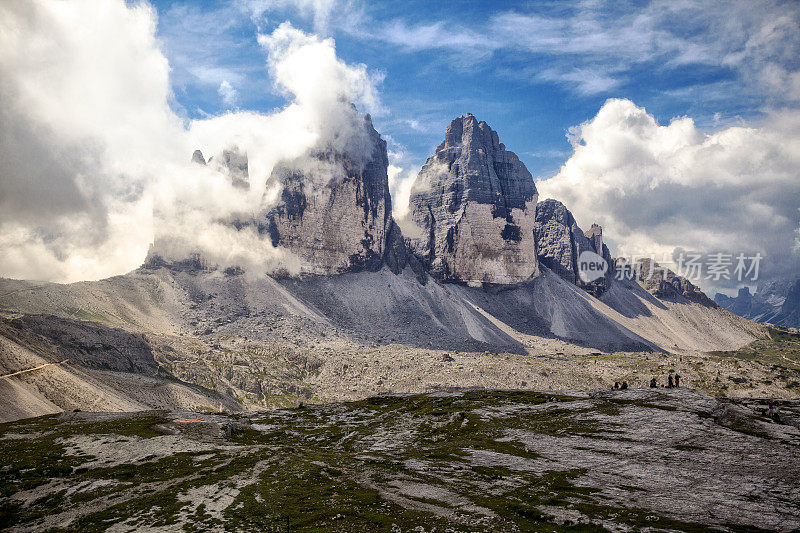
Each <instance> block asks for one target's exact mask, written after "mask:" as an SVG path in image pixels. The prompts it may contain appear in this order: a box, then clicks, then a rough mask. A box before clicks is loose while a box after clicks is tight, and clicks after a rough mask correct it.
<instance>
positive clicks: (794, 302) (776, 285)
mask: <svg viewBox="0 0 800 533" xmlns="http://www.w3.org/2000/svg"><path fill="white" fill-rule="evenodd" d="M714 301H715V302H716V303H717V304H718V305H719V306H720V307H724V308H725V309H727V310H728V311H730V312H731V313H736V314H737V315H739V316H743V317H745V318H749V319H750V320H755V321H757V322H769V323H770V324H777V325H779V326H788V327H795V328H796V327H800V278H798V279H795V280H782V281H771V282H768V283H764V284H761V285H759V286H758V288H757V289H756V292H755V294H751V293H750V288H749V287H742V288H741V289H739V294H737V295H736V296H733V297H731V296H726V295H725V294H722V293H717V295H716V296H714Z"/></svg>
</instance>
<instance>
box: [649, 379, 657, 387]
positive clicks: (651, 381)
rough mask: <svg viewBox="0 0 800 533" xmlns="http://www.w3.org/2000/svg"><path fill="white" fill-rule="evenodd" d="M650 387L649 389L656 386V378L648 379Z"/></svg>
mask: <svg viewBox="0 0 800 533" xmlns="http://www.w3.org/2000/svg"><path fill="white" fill-rule="evenodd" d="M650 388H651V389H656V388H658V383H657V382H656V378H653V379H651V380H650Z"/></svg>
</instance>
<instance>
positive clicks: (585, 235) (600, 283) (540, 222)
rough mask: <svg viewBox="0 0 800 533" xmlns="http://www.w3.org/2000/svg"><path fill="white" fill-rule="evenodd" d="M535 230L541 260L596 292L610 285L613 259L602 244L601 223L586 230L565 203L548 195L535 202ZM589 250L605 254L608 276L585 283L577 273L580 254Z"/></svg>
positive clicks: (570, 279)
mask: <svg viewBox="0 0 800 533" xmlns="http://www.w3.org/2000/svg"><path fill="white" fill-rule="evenodd" d="M534 234H535V235H536V245H537V253H538V255H539V261H540V262H541V264H543V265H545V266H546V267H547V268H549V269H550V270H552V271H553V272H555V273H556V274H558V275H559V276H560V277H561V278H563V279H565V280H567V281H569V282H570V283H574V284H576V285H578V286H579V287H582V288H584V289H586V290H588V291H589V292H592V293H593V294H595V295H596V296H599V295H600V294H602V293H603V292H604V291H605V290H606V289H607V288H608V285H609V282H610V278H611V275H612V270H613V268H612V266H613V260H612V258H611V253H610V252H609V250H608V247H607V246H606V245H605V244H603V228H602V227H601V226H599V225H598V224H592V227H591V228H590V229H589V230H588V231H586V232H584V231H583V230H581V228H580V227H579V226H578V223H577V222H575V217H573V216H572V213H571V212H570V211H569V209H567V207H566V206H565V205H564V204H562V203H561V202H559V201H558V200H553V199H551V198H548V199H547V200H544V201H542V202H539V204H538V205H537V206H536V223H535V225H534ZM586 251H590V252H594V253H596V254H597V255H600V256H602V257H603V259H605V260H606V262H607V264H608V266H609V271H608V272H607V273H606V276H604V277H603V278H600V279H598V280H595V281H593V282H591V283H584V282H583V281H582V280H581V279H580V276H579V274H578V258H579V257H580V255H581V253H582V252H586Z"/></svg>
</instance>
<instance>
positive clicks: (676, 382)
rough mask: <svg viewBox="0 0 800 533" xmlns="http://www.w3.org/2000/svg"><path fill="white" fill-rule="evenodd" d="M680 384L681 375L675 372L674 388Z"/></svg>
mask: <svg viewBox="0 0 800 533" xmlns="http://www.w3.org/2000/svg"><path fill="white" fill-rule="evenodd" d="M680 386H681V376H680V374H675V388H676V389H677V388H678V387H680Z"/></svg>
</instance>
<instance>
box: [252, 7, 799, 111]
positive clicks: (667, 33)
mask: <svg viewBox="0 0 800 533" xmlns="http://www.w3.org/2000/svg"><path fill="white" fill-rule="evenodd" d="M266 3H267V4H272V5H274V4H284V3H299V4H302V3H305V2H302V1H300V2H288V1H287V2H266ZM312 3H313V2H312ZM327 4H328V3H327V2H326V5H327ZM344 5H346V6H349V8H350V9H351V10H352V9H353V2H346V3H342V2H339V3H337V6H344ZM337 9H338V8H337ZM337 9H333V10H332V11H329V13H330V12H335V11H336V10H337ZM356 11H357V12H358V13H359V16H358V17H352V18H346V17H340V18H337V19H334V18H329V20H328V23H327V24H326V26H327V27H331V26H334V27H335V28H336V29H337V30H338V31H341V32H343V33H346V34H349V35H351V36H355V37H357V38H361V39H363V40H369V41H375V40H380V41H383V42H385V43H388V44H391V45H395V46H397V47H398V48H399V49H401V50H403V51H405V52H411V53H413V52H419V51H425V50H439V51H446V52H448V53H449V55H450V57H448V61H447V63H448V64H449V65H451V66H455V67H457V68H463V67H464V66H467V65H470V66H475V65H480V66H481V67H484V68H489V69H492V68H495V65H494V63H493V62H492V59H493V58H494V57H495V56H496V54H498V53H503V52H508V53H510V54H511V55H509V56H508V57H511V58H512V59H513V58H516V59H517V60H519V59H524V60H525V61H526V62H527V64H531V63H533V64H535V65H536V70H534V69H532V68H526V67H525V66H524V65H521V66H520V68H507V67H506V66H505V65H503V66H501V67H500V68H496V69H495V71H496V72H499V73H500V74H503V75H506V76H512V77H524V78H527V79H530V80H535V81H545V82H555V83H558V84H560V85H563V86H565V87H567V88H572V89H574V90H575V91H576V92H577V93H579V94H583V95H590V94H597V93H604V92H605V93H607V92H610V91H613V90H614V89H616V88H618V87H619V86H620V85H621V84H623V83H625V82H626V81H627V80H628V79H629V78H633V77H634V76H635V75H638V74H640V73H639V72H638V70H637V69H641V68H651V69H656V70H660V71H664V70H670V69H675V68H677V67H681V66H687V65H701V66H712V67H717V68H731V69H734V70H735V71H737V72H738V73H739V75H740V76H739V77H740V82H741V86H743V87H745V88H747V90H751V91H755V92H758V93H766V94H769V95H772V96H774V97H776V98H780V99H783V100H786V101H796V100H797V99H800V73H798V71H797V63H796V58H797V57H798V55H800V4H797V3H792V2H784V1H781V0H765V1H763V2H759V4H758V8H755V9H754V8H753V3H752V2H751V1H750V0H734V1H731V2H726V3H725V4H724V5H722V4H720V3H719V2H716V1H714V0H703V1H697V0H656V1H653V2H647V3H644V4H641V5H631V4H629V3H620V2H612V1H602V0H601V1H592V2H574V3H560V4H559V3H555V4H534V5H532V6H531V7H530V8H529V9H526V10H507V11H498V12H496V13H494V14H493V15H491V16H489V18H488V20H480V19H478V21H477V22H474V23H471V24H470V23H467V22H464V20H463V19H456V18H451V19H441V20H433V21H427V22H424V23H409V22H408V21H406V20H403V19H400V18H397V19H393V20H390V21H385V20H380V19H377V18H371V17H369V16H368V15H367V14H366V13H365V12H363V11H358V10H356ZM737 90H739V91H741V87H739V88H738V89H737Z"/></svg>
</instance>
